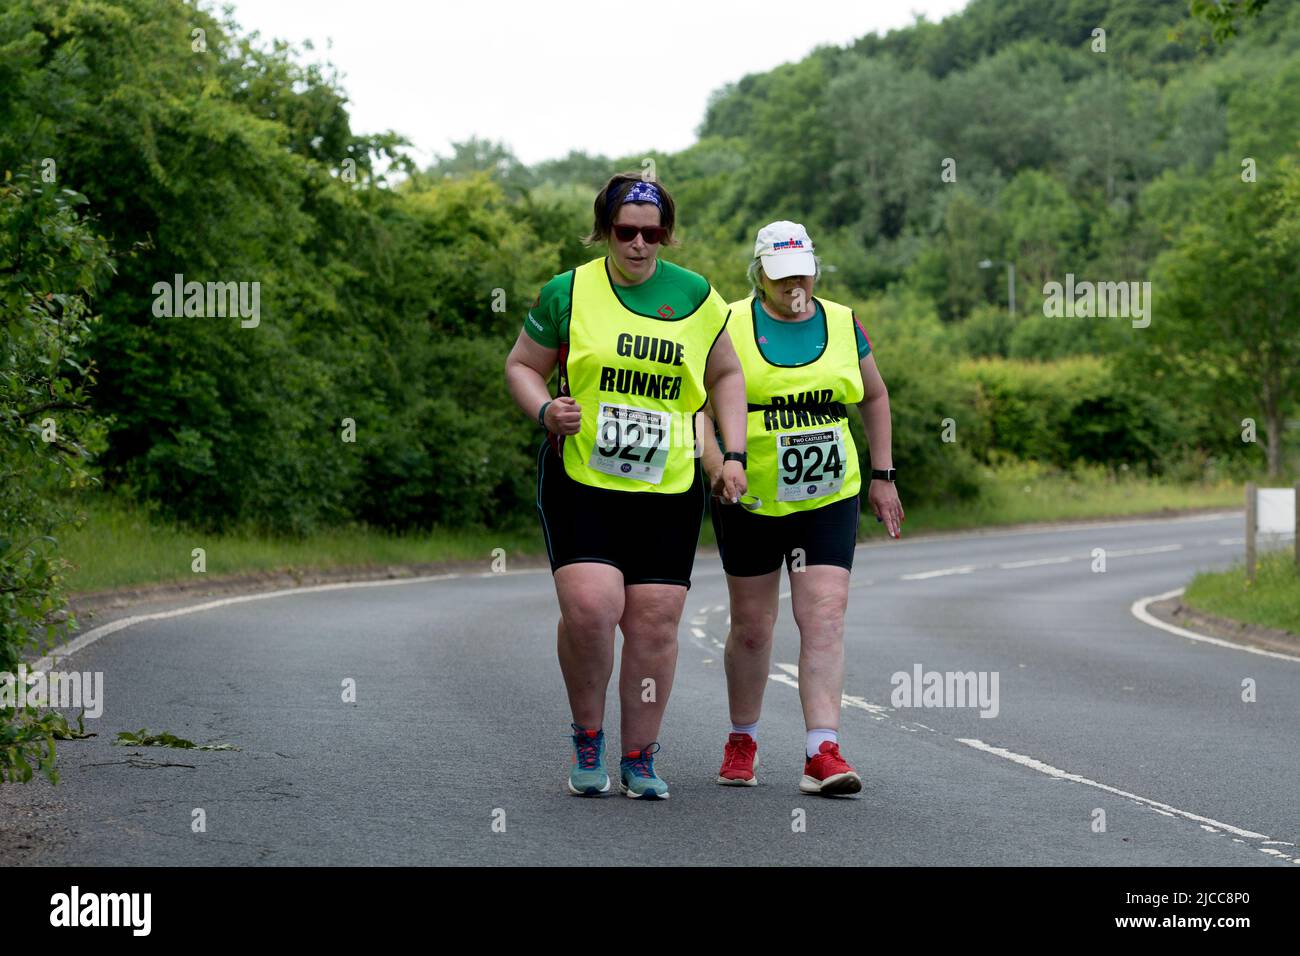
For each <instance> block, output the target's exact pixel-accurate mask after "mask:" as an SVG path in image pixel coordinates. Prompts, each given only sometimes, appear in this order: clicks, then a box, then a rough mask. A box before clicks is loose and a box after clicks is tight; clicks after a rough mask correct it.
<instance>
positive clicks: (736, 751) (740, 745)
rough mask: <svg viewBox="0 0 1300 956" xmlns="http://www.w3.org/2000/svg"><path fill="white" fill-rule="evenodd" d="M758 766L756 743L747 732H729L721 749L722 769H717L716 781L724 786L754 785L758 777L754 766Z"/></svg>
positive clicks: (756, 783)
mask: <svg viewBox="0 0 1300 956" xmlns="http://www.w3.org/2000/svg"><path fill="white" fill-rule="evenodd" d="M757 766H758V744H757V743H755V742H754V738H753V737H751V736H749V734H730V735H728V737H727V746H726V747H725V748H723V751H722V769H721V770H719V771H718V783H720V784H722V785H723V786H724V787H754V786H757V785H758V778H757V777H755V776H754V768H755V767H757Z"/></svg>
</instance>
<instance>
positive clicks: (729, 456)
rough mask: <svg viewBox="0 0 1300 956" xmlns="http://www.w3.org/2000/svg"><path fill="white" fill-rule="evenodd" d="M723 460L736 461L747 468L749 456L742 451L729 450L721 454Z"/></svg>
mask: <svg viewBox="0 0 1300 956" xmlns="http://www.w3.org/2000/svg"><path fill="white" fill-rule="evenodd" d="M722 460H723V461H738V462H740V467H741V468H744V469H746V470H748V469H749V457H748V456H747V455H746V454H745V453H744V452H743V451H729V452H727V453H726V454H725V455H723V456H722Z"/></svg>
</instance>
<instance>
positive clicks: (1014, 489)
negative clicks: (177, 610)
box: [60, 462, 1241, 593]
mask: <svg viewBox="0 0 1300 956" xmlns="http://www.w3.org/2000/svg"><path fill="white" fill-rule="evenodd" d="M981 477H982V479H983V480H982V484H983V488H984V493H983V494H982V496H981V497H980V498H979V499H978V500H976V501H974V502H970V503H962V504H938V505H927V506H918V505H914V504H911V503H910V502H909V499H908V488H907V483H906V480H903V481H902V482H900V485H899V491H900V494H901V496H902V499H903V506H904V508H906V509H907V521H906V523H905V524H904V526H903V533H904V537H907V536H909V535H914V534H918V533H922V532H931V531H951V530H959V529H966V528H982V527H993V526H998V525H1010V524H1027V523H1033V522H1044V521H1065V520H1073V519H1084V518H1106V517H1122V516H1125V515H1135V514H1149V513H1154V512H1160V511H1165V510H1184V509H1191V508H1215V507H1235V506H1237V505H1238V504H1239V503H1240V501H1241V490H1240V486H1238V485H1236V484H1233V483H1229V482H1223V483H1221V484H1217V485H1187V484H1173V483H1162V482H1159V481H1154V480H1150V479H1140V478H1126V477H1118V478H1117V477H1114V476H1112V475H1108V474H1107V473H1106V472H1105V471H1104V470H1102V469H1080V470H1077V471H1074V472H1070V473H1060V472H1054V471H1051V470H1049V469H1046V468H1043V467H1041V466H1038V465H1036V464H1034V463H1032V462H1029V463H1019V464H1014V465H1003V466H1000V467H998V468H996V469H987V470H986V472H985V474H984V475H982V476H981ZM864 505H865V502H864ZM86 512H87V522H86V524H85V526H84V527H82V528H81V529H79V530H76V531H69V532H67V533H65V534H64V536H63V538H62V540H61V541H60V544H61V551H62V553H63V555H64V556H65V557H67V559H68V560H69V561H71V562H72V563H73V565H74V566H75V567H76V570H75V571H73V572H72V573H71V574H70V575H69V585H70V587H71V590H72V591H73V592H76V593H86V592H89V591H100V590H106V589H110V588H120V587H132V586H139V585H144V584H163V583H174V582H178V581H192V580H195V579H196V578H197V577H198V575H197V574H196V573H195V572H194V571H193V570H191V562H192V561H193V558H192V556H191V553H192V551H193V549H195V548H203V549H204V552H205V558H206V562H207V574H208V575H210V576H214V577H215V576H225V575H238V574H249V573H254V572H266V571H285V570H299V571H316V570H323V569H326V568H332V567H345V566H346V567H355V566H362V565H388V564H424V563H430V562H441V561H457V560H472V559H480V560H482V561H483V565H484V570H487V569H488V568H489V566H490V562H491V561H492V556H493V550H494V549H496V548H502V549H504V550H505V552H506V556H507V562H508V561H509V559H510V558H512V557H520V556H523V555H537V556H544V555H545V547H544V545H543V543H542V536H541V532H540V531H539V530H538V529H537V528H536V526H528V527H523V528H519V529H516V530H512V531H491V532H485V531H451V530H446V529H433V530H432V531H425V532H418V533H417V532H413V533H408V534H401V535H395V534H389V533H386V532H383V531H377V530H375V529H371V528H365V527H351V528H340V529H335V530H329V531H322V532H319V533H317V534H314V535H311V536H310V537H308V538H305V539H292V538H271V537H266V536H262V535H257V534H252V533H249V532H231V533H226V534H209V533H201V532H196V531H190V530H186V529H185V528H182V527H178V526H176V525H174V524H170V523H167V522H164V521H160V520H158V519H157V518H154V517H151V516H150V515H149V514H148V513H147V512H145V511H143V510H140V509H135V508H131V507H130V506H128V505H125V504H123V503H121V502H119V501H116V500H115V499H112V498H109V497H107V496H105V497H99V498H93V499H90V500H89V501H88V504H87V506H86ZM862 531H863V536H864V537H869V538H874V537H878V536H879V537H883V536H884V534H885V532H884V526H883V525H880V524H877V523H876V520H875V518H874V517H873V516H871V515H869V514H865V515H864V518H863V521H862ZM701 544H702V545H703V546H705V547H712V546H713V544H714V539H713V529H712V527H711V526H710V524H709V522H708V521H707V520H706V521H705V522H704V528H703V533H702V534H701Z"/></svg>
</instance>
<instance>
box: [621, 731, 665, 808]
mask: <svg viewBox="0 0 1300 956" xmlns="http://www.w3.org/2000/svg"><path fill="white" fill-rule="evenodd" d="M658 752H659V744H658V743H657V742H656V743H652V744H651V745H650V746H649V747H645V748H644V749H642V750H634V751H632V752H631V753H629V754H628V755H627V756H626V757H624V758H623V759H622V760H620V761H619V766H618V770H619V789H620V790H622V791H623V793H624V794H625V795H627V796H629V797H631V798H632V799H633V800H643V799H644V800H667V799H668V784H666V783H664V782H663V781H662V780H660V779H659V775H658V774H656V773H655V758H654V755H655V754H657V753H658Z"/></svg>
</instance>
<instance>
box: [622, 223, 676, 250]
mask: <svg viewBox="0 0 1300 956" xmlns="http://www.w3.org/2000/svg"><path fill="white" fill-rule="evenodd" d="M638 232H639V233H641V238H642V239H644V240H645V241H646V245H650V246H656V245H658V244H659V243H661V242H663V241H664V240H665V239H667V238H668V230H667V229H665V228H664V227H663V226H641V227H639V228H638V227H637V226H614V237H615V238H616V239H618V241H619V242H631V241H632V240H633V239H635V238H636V234H637V233H638Z"/></svg>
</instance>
